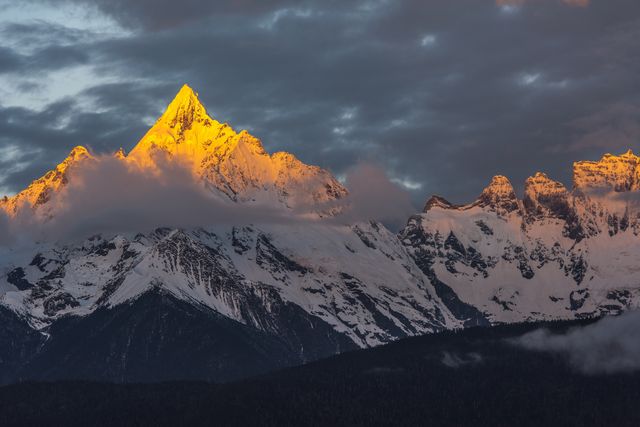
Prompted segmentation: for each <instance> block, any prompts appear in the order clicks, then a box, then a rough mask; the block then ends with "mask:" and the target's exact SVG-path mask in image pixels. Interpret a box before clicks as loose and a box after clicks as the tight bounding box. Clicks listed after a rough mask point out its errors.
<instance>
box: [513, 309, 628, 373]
mask: <svg viewBox="0 0 640 427" xmlns="http://www.w3.org/2000/svg"><path fill="white" fill-rule="evenodd" d="M515 343H516V344H517V345H519V346H522V347H524V348H526V349H528V350H533V351H543V352H551V353H557V354H560V355H563V356H565V357H567V359H568V360H569V362H570V363H571V364H572V366H573V367H574V368H576V369H577V370H579V371H580V372H583V373H586V374H613V373H618V372H633V371H638V370H640V311H632V312H627V313H624V314H622V315H620V316H618V317H607V318H604V319H602V320H599V321H598V322H597V323H594V324H591V325H588V326H583V327H578V328H573V329H571V330H569V331H568V332H567V333H564V334H553V333H551V332H549V331H548V330H546V329H538V330H536V331H534V332H530V333H528V334H526V335H524V336H522V337H521V338H519V339H517V340H516V341H515Z"/></svg>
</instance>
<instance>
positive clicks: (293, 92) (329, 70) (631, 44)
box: [0, 0, 640, 203]
mask: <svg viewBox="0 0 640 427" xmlns="http://www.w3.org/2000/svg"><path fill="white" fill-rule="evenodd" d="M0 33H1V34H2V36H1V37H0V193H3V192H13V191H16V190H18V189H20V188H22V187H24V186H25V185H26V184H27V183H28V182H30V181H31V180H32V179H33V178H35V177H37V176H40V175H41V174H42V173H44V172H45V171H46V170H47V169H49V168H50V167H52V166H53V165H54V164H55V163H57V162H58V161H60V160H62V159H63V158H64V157H65V155H66V154H67V152H68V151H69V150H70V149H71V148H72V147H73V146H75V145H78V144H81V145H87V146H89V147H91V148H93V150H94V151H97V152H105V151H115V150H116V149H117V148H118V147H120V146H123V147H124V148H125V149H130V148H131V147H133V145H134V144H135V143H136V142H137V140H138V139H139V138H140V137H141V136H142V135H143V133H144V132H145V130H146V129H147V128H148V127H149V126H150V124H151V123H152V122H153V121H154V120H155V118H156V117H157V116H158V115H159V114H160V112H161V111H162V109H163V108H164V106H165V105H166V104H167V103H168V102H169V101H170V100H171V99H172V97H173V95H174V94H175V92H177V91H178V89H179V88H180V86H181V85H182V84H183V83H188V84H189V85H191V86H192V87H193V88H194V89H195V90H196V91H198V92H199V93H200V97H201V99H202V101H203V102H204V103H205V105H206V106H207V108H208V110H209V112H210V113H211V114H212V115H213V116H215V117H216V118H217V119H219V120H222V121H226V122H228V123H230V124H231V125H232V126H233V127H234V128H236V129H242V128H247V129H248V130H250V131H251V132H252V133H253V134H255V135H256V136H258V137H259V138H261V139H262V140H263V143H264V145H265V147H266V148H267V149H268V150H272V151H275V150H287V151H291V152H293V153H294V154H296V155H297V156H298V157H300V158H301V159H302V160H303V161H305V162H307V163H312V164H318V165H320V166H323V167H326V168H329V169H330V170H332V171H333V172H334V173H335V174H336V175H344V174H345V172H346V171H347V170H349V168H351V167H353V166H354V165H355V164H357V163H358V162H360V161H369V162H373V163H376V164H379V165H381V166H383V167H384V168H385V169H386V170H387V172H388V174H389V175H391V176H392V177H393V178H395V179H397V180H398V181H400V182H403V183H404V184H405V186H406V187H407V188H408V189H409V190H411V191H412V195H413V199H414V201H415V202H416V203H421V202H422V201H423V200H424V199H426V198H427V197H428V196H429V195H430V194H431V193H438V194H441V195H443V196H445V197H447V198H449V199H450V200H452V201H454V202H464V201H467V200H469V199H472V198H473V197H475V196H476V195H477V194H478V193H479V192H480V191H481V190H482V188H483V187H484V185H485V184H486V183H487V182H488V181H489V179H490V177H491V176H492V175H495V174H504V175H507V176H508V177H509V178H511V179H512V181H513V183H514V184H515V185H516V186H517V187H519V186H520V185H521V183H522V182H523V181H524V179H525V178H526V177H527V176H529V175H531V174H533V173H534V172H535V171H537V170H542V171H545V172H547V173H548V174H549V175H550V176H551V177H553V178H555V179H559V180H561V181H562V182H564V183H565V184H567V185H570V184H571V182H570V175H571V163H572V161H574V160H580V159H594V158H598V157H600V155H601V154H603V153H604V152H622V151H626V149H627V148H632V149H638V148H640V145H639V144H638V133H639V132H640V127H639V126H638V124H637V123H638V119H640V85H638V82H637V80H638V77H639V76H640V55H638V54H639V53H640V52H639V50H640V48H639V45H638V43H637V40H639V39H640V3H639V2H637V1H636V0H592V1H591V2H590V3H588V4H587V3H586V2H572V1H560V0H530V1H526V2H523V1H496V0H456V1H455V2H454V1H449V0H438V1H435V0H406V1H402V0H394V1H391V0H360V1H358V0H355V1H350V2H344V1H332V0H329V1H327V0H322V1H321V0H316V1H314V0H308V1H288V0H269V1H258V0H226V1H216V2H211V1H205V0H184V1H182V2H175V1H169V0H155V1H151V0H126V1H125V0H93V1H90V0H61V1H55V2H54V1H52V0H25V1H17V0H0Z"/></svg>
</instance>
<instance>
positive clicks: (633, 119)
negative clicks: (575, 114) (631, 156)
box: [568, 103, 640, 152]
mask: <svg viewBox="0 0 640 427" xmlns="http://www.w3.org/2000/svg"><path fill="white" fill-rule="evenodd" d="M569 126H570V127H571V128H572V129H574V130H575V133H576V134H577V137H576V139H575V141H574V142H573V143H572V144H571V145H570V146H569V147H568V149H569V150H571V151H582V150H586V149H597V150H600V151H602V152H618V151H620V152H622V151H626V149H628V148H630V147H633V146H634V145H635V144H636V143H637V142H638V141H640V106H638V105H634V104H628V103H615V104H611V105H607V106H605V107H604V108H602V109H601V110H599V111H597V112H595V113H593V114H589V115H587V116H586V117H581V118H578V119H576V120H573V121H571V122H570V123H569Z"/></svg>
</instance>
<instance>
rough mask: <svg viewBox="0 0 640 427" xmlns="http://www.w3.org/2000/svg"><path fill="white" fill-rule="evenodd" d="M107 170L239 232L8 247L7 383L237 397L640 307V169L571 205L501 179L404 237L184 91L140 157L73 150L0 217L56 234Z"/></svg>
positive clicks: (537, 186) (592, 173) (608, 159)
mask: <svg viewBox="0 0 640 427" xmlns="http://www.w3.org/2000/svg"><path fill="white" fill-rule="evenodd" d="M105 162H108V163H109V164H115V165H116V166H117V167H118V168H121V169H118V170H121V171H124V172H126V173H142V174H144V176H145V177H151V178H152V179H151V180H152V181H153V180H154V179H157V180H158V182H160V181H162V179H163V178H165V179H166V177H167V175H166V173H167V172H166V171H167V170H171V171H175V169H174V166H175V165H179V166H180V168H179V171H180V172H181V173H182V172H184V171H187V172H188V174H189V176H190V179H191V178H192V179H193V182H194V183H196V184H197V186H198V188H199V189H201V190H202V191H203V192H205V193H206V197H207V199H206V200H207V202H203V203H208V200H209V199H210V200H211V203H214V204H213V205H212V206H215V207H220V206H224V207H225V209H226V208H228V207H229V206H233V210H231V211H230V212H232V213H234V215H237V216H236V218H237V220H236V221H234V220H233V217H232V218H231V220H229V219H227V220H225V221H220V222H217V221H215V220H212V221H210V222H207V223H203V224H201V225H198V226H188V227H186V226H180V227H176V226H171V225H170V224H166V226H157V227H156V226H153V227H151V229H148V228H147V227H141V229H140V230H129V229H127V230H125V231H122V232H118V231H112V230H109V231H104V232H103V231H96V232H91V233H86V235H74V236H72V237H70V236H64V237H69V238H56V239H44V238H40V239H35V240H34V241H29V242H24V241H17V240H15V239H14V240H13V241H11V243H9V244H5V245H4V246H1V245H0V319H2V320H1V321H0V349H1V350H0V362H1V363H0V382H13V381H16V380H19V379H70V378H73V379H104V380H116V381H152V380H158V379H163V380H170V379H209V380H215V381H226V380H231V379H235V378H240V377H243V376H247V375H251V374H256V373H260V372H266V371H268V370H271V369H274V368H276V367H281V366H289V365H294V364H299V363H305V362H308V361H310V360H315V359H319V358H322V357H326V356H329V355H332V354H336V353H340V352H343V351H346V350H351V349H356V348H364V347H372V346H377V345H380V344H384V343H388V342H390V341H394V340H397V339H399V338H403V337H408V336H415V335H422V334H428V333H432V332H438V331H443V330H450V329H458V328H464V327H468V326H484V325H496V324H501V323H513V322H523V321H539V320H559V319H576V318H578V319H579V318H587V317H596V316H601V315H605V314H617V313H620V312H622V311H624V310H627V309H629V308H633V307H637V306H638V305H639V304H640V268H638V267H637V266H638V265H640V263H639V261H640V250H638V249H640V239H639V238H638V233H639V232H640V207H639V206H638V203H637V200H638V195H639V194H640V192H639V191H640V158H639V157H638V156H635V155H634V154H633V153H632V152H631V151H629V152H627V153H625V154H622V155H619V156H614V155H611V154H606V155H605V156H604V157H603V158H602V159H600V160H599V161H595V162H593V161H582V162H576V163H575V164H574V173H573V185H572V187H571V188H570V189H569V188H567V187H565V186H564V185H563V184H561V183H559V182H556V181H554V180H552V179H551V178H549V177H548V176H547V175H545V174H544V173H537V174H535V175H534V176H532V177H530V178H528V179H527V180H526V182H525V185H524V196H523V198H518V197H517V196H516V193H515V191H514V188H513V186H512V185H511V183H510V182H509V180H508V179H507V178H506V177H504V176H495V177H494V178H493V179H492V180H491V182H490V183H489V185H488V186H487V187H486V188H485V189H484V190H483V191H482V193H481V194H480V196H479V197H478V198H477V199H476V200H475V201H473V202H472V203H470V204H467V205H454V204H452V203H449V202H448V201H447V200H446V199H444V198H442V197H439V196H433V197H431V198H430V199H429V200H428V201H427V202H426V204H425V207H424V210H423V212H421V213H416V214H415V215H413V216H411V217H410V218H408V220H407V223H406V226H405V227H404V228H403V229H401V230H400V231H399V232H398V233H395V232H393V231H391V230H389V229H387V228H386V227H385V226H384V225H383V224H382V223H380V222H377V221H373V220H371V221H369V220H352V221H348V222H345V221H344V218H345V216H344V215H343V214H344V212H345V211H348V210H349V206H350V205H349V204H350V203H351V199H350V194H349V190H348V189H347V188H345V187H344V186H343V185H342V184H341V183H340V182H339V181H338V180H337V179H335V178H334V177H333V176H332V175H331V173H330V172H328V171H326V170H324V169H321V168H319V167H316V166H309V165H306V164H304V163H302V162H301V161H300V160H298V159H297V158H296V157H295V156H293V155H292V154H289V153H282V152H280V153H274V154H269V153H267V152H266V151H265V149H264V148H263V146H262V143H261V141H260V140H259V139H257V138H255V137H254V136H252V135H250V134H249V133H248V132H246V131H242V132H239V133H237V132H236V131H234V130H233V129H232V128H231V127H230V126H229V125H228V124H225V123H220V122H218V121H216V120H214V119H213V118H211V117H210V116H209V115H208V114H207V112H206V110H205V108H204V107H203V106H202V104H201V103H200V101H199V99H198V96H197V94H195V93H194V92H193V90H191V88H189V87H188V86H184V87H183V88H182V89H181V90H180V92H179V93H178V95H177V96H176V98H175V99H174V100H173V101H172V102H171V103H170V104H169V106H168V107H167V109H166V111H165V112H164V114H163V115H162V116H161V117H160V118H159V119H158V121H157V122H156V123H155V124H154V126H153V127H152V128H151V129H150V130H149V131H148V132H147V134H146V135H145V136H144V137H143V138H142V139H141V140H140V142H139V143H138V144H137V145H136V146H135V147H134V148H133V150H131V152H130V153H129V154H126V153H125V152H124V151H123V150H119V151H118V152H116V153H114V154H113V155H109V156H99V155H95V154H93V153H92V152H90V151H89V150H87V149H86V148H84V147H76V148H74V149H73V150H72V151H71V153H70V154H69V156H68V157H67V158H66V159H65V160H64V161H63V162H62V163H60V164H59V165H58V166H57V167H56V168H55V169H54V170H52V171H50V172H48V173H46V174H45V175H44V176H43V177H41V178H39V179H37V180H35V181H34V182H33V183H32V184H31V185H30V186H28V187H27V188H26V189H25V190H23V191H21V192H19V193H17V194H16V195H15V196H12V197H5V198H4V199H2V200H0V211H3V212H5V214H6V216H7V218H8V221H9V223H12V222H15V223H27V224H37V225H43V224H44V226H46V224H50V226H51V227H53V228H55V227H56V224H57V223H56V220H57V218H59V217H60V216H62V215H68V210H69V207H70V206H74V205H73V203H72V201H73V200H74V198H73V197H74V191H77V189H78V188H82V186H83V185H85V186H86V185H87V181H86V180H84V181H83V178H84V177H85V176H86V173H87V172H86V171H91V170H96V168H98V169H99V168H100V165H102V164H104V163H105ZM90 182H92V181H90ZM102 184H103V185H106V186H108V185H109V182H105V183H102ZM159 185H160V184H159ZM86 190H87V189H85V191H86ZM88 190H89V191H91V190H92V189H91V188H89V189H88ZM117 190H119V189H117ZM123 191H124V189H123ZM171 203H173V202H172V200H171V199H167V200H166V204H167V205H169V204H171ZM116 207H117V206H116ZM265 207H268V209H266V210H265ZM112 208H113V206H109V209H112ZM185 209H190V210H193V209H196V210H197V209H198V206H185ZM114 212H118V210H117V209H116V210H114ZM244 212H252V213H253V215H250V216H244V214H241V213H244ZM273 212H277V220H274V219H273V215H272V213H273ZM214 213H215V212H214ZM80 216H81V215H80ZM214 216H215V215H214ZM232 216H233V215H232ZM25 218H26V219H25ZM347 218H348V216H347ZM25 221H26V222H25ZM1 241H2V239H0V242H1Z"/></svg>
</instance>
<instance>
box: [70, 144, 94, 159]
mask: <svg viewBox="0 0 640 427" xmlns="http://www.w3.org/2000/svg"><path fill="white" fill-rule="evenodd" d="M85 157H91V153H89V150H87V149H86V148H85V147H83V146H82V145H78V146H76V147H73V149H72V150H71V151H70V152H69V155H68V156H67V159H66V160H67V161H68V160H79V159H83V158H85Z"/></svg>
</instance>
